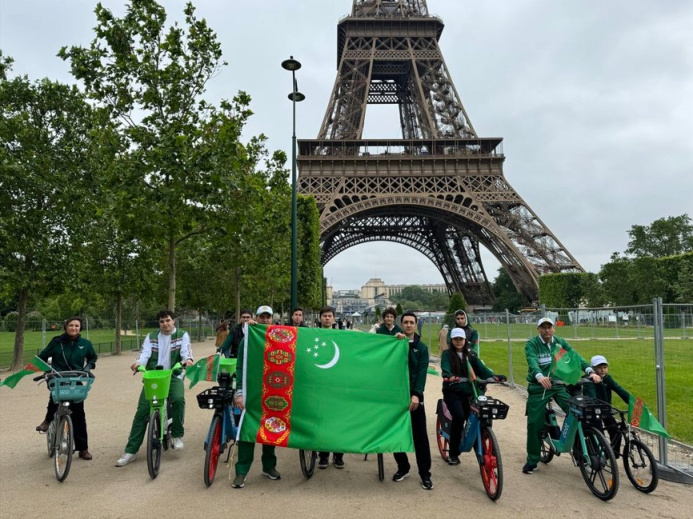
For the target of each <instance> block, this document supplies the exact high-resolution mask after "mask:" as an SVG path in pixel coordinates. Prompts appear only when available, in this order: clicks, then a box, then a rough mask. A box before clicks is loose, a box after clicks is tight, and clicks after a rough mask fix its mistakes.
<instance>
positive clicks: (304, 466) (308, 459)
mask: <svg viewBox="0 0 693 519" xmlns="http://www.w3.org/2000/svg"><path fill="white" fill-rule="evenodd" d="M298 457H299V460H300V461H301V472H302V473H303V477H304V478H306V479H310V478H312V477H313V474H314V473H315V460H317V459H318V453H317V452H315V451H306V450H303V449H300V450H299V451H298Z"/></svg>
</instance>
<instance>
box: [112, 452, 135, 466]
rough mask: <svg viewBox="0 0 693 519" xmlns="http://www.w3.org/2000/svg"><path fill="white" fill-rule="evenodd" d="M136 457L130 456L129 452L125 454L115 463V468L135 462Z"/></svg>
mask: <svg viewBox="0 0 693 519" xmlns="http://www.w3.org/2000/svg"><path fill="white" fill-rule="evenodd" d="M136 457H137V454H130V453H129V452H126V453H125V454H123V455H122V456H121V457H120V458H118V461H116V467H124V466H125V465H127V464H128V463H130V462H132V461H135V458H136Z"/></svg>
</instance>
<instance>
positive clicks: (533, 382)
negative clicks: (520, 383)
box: [522, 317, 601, 474]
mask: <svg viewBox="0 0 693 519" xmlns="http://www.w3.org/2000/svg"><path fill="white" fill-rule="evenodd" d="M537 331H538V332H539V334H538V335H537V336H536V337H532V338H531V339H529V340H528V341H527V343H526V344H525V357H526V358H527V367H528V372H527V382H529V384H528V386H527V393H528V394H527V408H526V412H525V414H526V415H527V461H526V463H525V465H524V466H523V467H522V472H523V473H524V474H532V473H533V472H534V471H535V470H536V468H537V463H538V462H539V458H540V454H541V437H540V433H541V429H542V428H543V427H544V412H545V408H546V404H547V403H548V402H549V400H551V399H552V398H553V399H554V400H555V401H556V403H557V404H558V405H559V406H560V407H561V409H563V410H564V411H565V412H568V401H569V400H570V395H569V394H568V391H567V389H566V387H565V385H562V384H560V385H559V384H553V383H552V381H553V380H560V381H562V382H565V383H566V384H574V383H575V382H577V381H578V380H579V379H580V376H581V375H582V370H584V371H585V373H587V375H588V376H589V378H591V379H592V381H593V382H595V383H599V382H601V377H600V376H599V375H598V374H597V373H596V372H595V371H594V369H592V368H591V367H590V365H589V364H588V363H587V361H586V360H585V359H583V358H582V357H581V356H580V354H579V353H578V352H577V351H575V350H574V349H573V347H572V346H571V345H570V344H568V343H567V342H566V341H565V340H564V339H562V338H560V337H558V336H556V335H554V333H555V328H554V322H553V321H552V320H551V319H549V318H548V317H542V318H541V319H539V321H538V322H537Z"/></svg>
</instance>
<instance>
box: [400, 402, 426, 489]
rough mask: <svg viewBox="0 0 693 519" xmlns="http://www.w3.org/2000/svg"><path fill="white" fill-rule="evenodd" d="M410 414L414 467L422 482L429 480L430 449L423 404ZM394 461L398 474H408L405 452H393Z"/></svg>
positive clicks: (407, 461) (408, 467) (407, 460)
mask: <svg viewBox="0 0 693 519" xmlns="http://www.w3.org/2000/svg"><path fill="white" fill-rule="evenodd" d="M410 414H411V432H412V437H413V438H414V453H415V454H416V466H417V468H418V469H419V476H420V477H421V479H422V480H429V479H431V447H430V445H429V443H428V433H427V432H426V409H424V406H423V404H419V407H417V408H416V410H415V411H410ZM395 461H396V462H397V470H398V471H399V472H408V471H409V469H410V468H411V465H409V458H407V453H406V452H395Z"/></svg>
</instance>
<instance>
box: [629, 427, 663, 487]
mask: <svg viewBox="0 0 693 519" xmlns="http://www.w3.org/2000/svg"><path fill="white" fill-rule="evenodd" d="M624 452H625V455H624V456H623V467H624V468H625V469H626V476H628V479H629V480H630V482H631V483H633V486H634V487H635V488H637V489H638V490H640V492H644V493H645V494H649V493H650V492H652V491H653V490H654V489H655V488H657V484H658V483H659V471H658V470H657V461H656V460H655V457H654V456H653V455H652V451H651V450H650V449H649V448H648V447H647V445H645V444H644V443H643V442H641V441H640V440H630V441H627V442H626V448H625V449H624Z"/></svg>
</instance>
